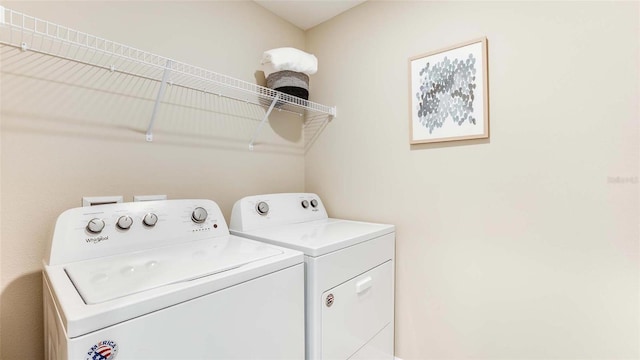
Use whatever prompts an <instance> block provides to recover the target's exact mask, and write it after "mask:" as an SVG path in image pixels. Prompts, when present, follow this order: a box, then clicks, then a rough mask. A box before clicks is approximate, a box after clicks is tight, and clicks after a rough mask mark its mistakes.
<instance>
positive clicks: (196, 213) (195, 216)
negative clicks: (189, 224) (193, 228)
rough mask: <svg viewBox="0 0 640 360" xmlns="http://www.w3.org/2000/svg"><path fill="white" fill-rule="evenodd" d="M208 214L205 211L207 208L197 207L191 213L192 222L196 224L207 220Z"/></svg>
mask: <svg viewBox="0 0 640 360" xmlns="http://www.w3.org/2000/svg"><path fill="white" fill-rule="evenodd" d="M208 215H209V214H208V213H207V210H205V209H204V208H202V207H197V208H195V209H194V210H193V212H192V213H191V220H193V222H194V223H196V224H201V223H203V222H204V221H205V220H207V216H208Z"/></svg>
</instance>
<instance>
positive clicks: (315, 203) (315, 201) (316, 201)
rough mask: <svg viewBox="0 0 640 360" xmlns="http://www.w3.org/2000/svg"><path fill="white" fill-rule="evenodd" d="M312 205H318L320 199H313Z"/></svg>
mask: <svg viewBox="0 0 640 360" xmlns="http://www.w3.org/2000/svg"><path fill="white" fill-rule="evenodd" d="M311 207H318V200H316V199H311Z"/></svg>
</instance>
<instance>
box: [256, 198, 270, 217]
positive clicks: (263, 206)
mask: <svg viewBox="0 0 640 360" xmlns="http://www.w3.org/2000/svg"><path fill="white" fill-rule="evenodd" d="M256 211H257V212H258V214H260V215H267V213H268V212H269V204H267V203H266V202H264V201H260V202H259V203H258V205H256Z"/></svg>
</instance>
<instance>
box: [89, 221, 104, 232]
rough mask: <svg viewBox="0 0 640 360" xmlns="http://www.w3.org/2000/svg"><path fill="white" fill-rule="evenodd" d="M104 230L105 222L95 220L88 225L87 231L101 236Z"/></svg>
mask: <svg viewBox="0 0 640 360" xmlns="http://www.w3.org/2000/svg"><path fill="white" fill-rule="evenodd" d="M102 229H104V220H102V219H98V218H93V219H91V220H89V223H87V231H88V232H90V233H92V234H99V233H100V232H101V231H102Z"/></svg>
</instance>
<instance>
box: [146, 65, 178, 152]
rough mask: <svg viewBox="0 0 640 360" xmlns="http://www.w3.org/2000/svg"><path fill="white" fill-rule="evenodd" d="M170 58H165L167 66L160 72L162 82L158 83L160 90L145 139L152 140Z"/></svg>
mask: <svg viewBox="0 0 640 360" xmlns="http://www.w3.org/2000/svg"><path fill="white" fill-rule="evenodd" d="M171 64H172V61H171V60H167V67H166V68H165V69H164V73H163V74H162V82H161V83H160V90H158V96H157V97H156V102H155V104H153V113H151V121H150V122H149V127H148V128H147V141H153V132H152V129H153V123H154V122H155V121H156V115H157V114H158V108H159V107H160V100H162V98H163V97H164V91H165V89H166V88H167V80H168V79H169V74H170V73H171Z"/></svg>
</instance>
